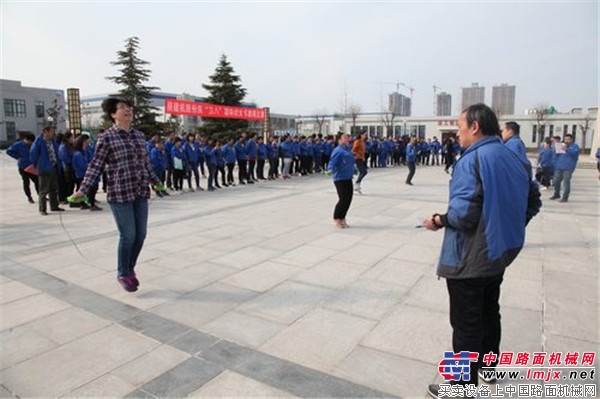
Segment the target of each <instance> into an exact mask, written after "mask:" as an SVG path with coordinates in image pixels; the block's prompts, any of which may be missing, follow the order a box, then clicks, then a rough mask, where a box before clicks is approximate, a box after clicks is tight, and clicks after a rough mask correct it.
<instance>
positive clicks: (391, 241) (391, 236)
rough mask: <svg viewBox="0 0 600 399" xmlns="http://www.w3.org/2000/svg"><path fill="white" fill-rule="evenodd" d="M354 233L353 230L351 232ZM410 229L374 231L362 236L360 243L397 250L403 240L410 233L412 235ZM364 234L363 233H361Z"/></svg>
mask: <svg viewBox="0 0 600 399" xmlns="http://www.w3.org/2000/svg"><path fill="white" fill-rule="evenodd" d="M352 231H354V230H352ZM412 232H413V230H412V229H410V230H409V229H402V230H401V229H394V228H389V227H388V228H387V229H385V230H383V231H381V230H376V231H374V232H372V233H370V234H367V235H366V236H364V235H362V234H361V236H359V237H361V241H360V242H361V243H362V244H364V245H376V246H380V247H389V248H391V249H392V250H395V249H397V248H399V247H400V246H401V245H402V243H403V242H404V240H406V239H408V237H409V235H410V233H412ZM362 233H363V234H364V232H362Z"/></svg>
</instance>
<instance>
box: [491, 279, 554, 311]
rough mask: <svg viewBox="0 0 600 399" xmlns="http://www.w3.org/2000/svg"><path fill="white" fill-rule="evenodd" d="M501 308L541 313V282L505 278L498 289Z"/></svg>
mask: <svg viewBox="0 0 600 399" xmlns="http://www.w3.org/2000/svg"><path fill="white" fill-rule="evenodd" d="M500 303H501V304H502V305H503V306H511V307H514V308H523V309H531V310H535V311H538V312H541V311H542V307H543V302H542V282H541V281H535V280H527V279H524V278H505V279H504V281H503V282H502V286H501V288H500Z"/></svg>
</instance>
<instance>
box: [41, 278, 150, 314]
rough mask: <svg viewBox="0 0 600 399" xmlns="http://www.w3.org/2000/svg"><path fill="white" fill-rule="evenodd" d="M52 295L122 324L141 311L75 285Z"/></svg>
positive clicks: (53, 292) (55, 291)
mask: <svg viewBox="0 0 600 399" xmlns="http://www.w3.org/2000/svg"><path fill="white" fill-rule="evenodd" d="M119 292H120V291H119ZM52 294H53V295H55V296H56V297H59V298H61V299H62V300H64V301H66V302H68V303H70V304H72V305H74V306H78V307H83V308H85V310H87V311H88V312H90V313H93V314H95V315H97V316H100V317H101V318H104V319H107V320H110V321H115V322H120V321H122V320H125V319H129V318H131V317H133V316H135V315H137V314H138V313H140V310H139V309H137V308H135V307H133V306H131V305H127V304H125V303H122V302H119V301H117V300H115V299H112V298H109V297H107V296H104V295H101V294H98V293H96V292H94V291H91V290H88V289H85V288H81V287H78V286H74V285H67V286H66V287H64V288H62V289H58V290H53V291H52Z"/></svg>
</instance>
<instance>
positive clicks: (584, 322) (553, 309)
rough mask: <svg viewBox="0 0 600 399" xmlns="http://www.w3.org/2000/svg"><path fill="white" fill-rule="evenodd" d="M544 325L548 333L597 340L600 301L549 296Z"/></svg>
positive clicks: (584, 339)
mask: <svg viewBox="0 0 600 399" xmlns="http://www.w3.org/2000/svg"><path fill="white" fill-rule="evenodd" d="M544 325H545V331H546V332H547V333H552V334H556V335H561V336H564V337H568V338H573V339H578V340H581V341H589V342H595V341H597V340H598V302H596V303H592V302H591V301H583V300H574V299H565V298H549V299H547V300H546V306H545V311H544Z"/></svg>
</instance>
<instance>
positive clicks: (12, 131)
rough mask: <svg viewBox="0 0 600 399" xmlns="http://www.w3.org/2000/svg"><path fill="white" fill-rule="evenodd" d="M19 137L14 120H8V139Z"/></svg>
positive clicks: (13, 139)
mask: <svg viewBox="0 0 600 399" xmlns="http://www.w3.org/2000/svg"><path fill="white" fill-rule="evenodd" d="M16 139H17V126H16V125H15V123H14V122H6V140H7V141H15V140H16Z"/></svg>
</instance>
